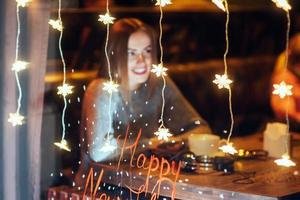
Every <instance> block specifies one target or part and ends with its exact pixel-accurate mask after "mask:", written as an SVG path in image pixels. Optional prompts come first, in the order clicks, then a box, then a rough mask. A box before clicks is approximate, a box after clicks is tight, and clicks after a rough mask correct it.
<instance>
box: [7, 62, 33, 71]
mask: <svg viewBox="0 0 300 200" xmlns="http://www.w3.org/2000/svg"><path fill="white" fill-rule="evenodd" d="M28 64H29V63H28V62H25V61H21V60H17V61H16V62H15V63H14V64H13V67H12V68H11V69H12V70H13V71H16V72H19V71H22V70H24V69H26V68H27V65H28Z"/></svg>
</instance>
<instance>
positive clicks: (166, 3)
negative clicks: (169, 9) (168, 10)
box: [155, 0, 172, 7]
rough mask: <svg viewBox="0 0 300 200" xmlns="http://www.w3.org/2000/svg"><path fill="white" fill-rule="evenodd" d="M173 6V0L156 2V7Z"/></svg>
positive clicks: (158, 0) (157, 0)
mask: <svg viewBox="0 0 300 200" xmlns="http://www.w3.org/2000/svg"><path fill="white" fill-rule="evenodd" d="M169 4H172V2H171V0H156V3H155V5H156V6H161V7H164V6H166V5H169Z"/></svg>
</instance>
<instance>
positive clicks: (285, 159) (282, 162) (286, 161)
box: [274, 154, 296, 167]
mask: <svg viewBox="0 0 300 200" xmlns="http://www.w3.org/2000/svg"><path fill="white" fill-rule="evenodd" d="M274 162H275V163H276V164H277V165H279V166H283V167H292V166H296V163H294V162H293V161H292V160H290V156H289V155H288V154H284V155H282V157H281V158H280V159H277V160H275V161H274Z"/></svg>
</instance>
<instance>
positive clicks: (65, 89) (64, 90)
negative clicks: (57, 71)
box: [57, 83, 74, 97]
mask: <svg viewBox="0 0 300 200" xmlns="http://www.w3.org/2000/svg"><path fill="white" fill-rule="evenodd" d="M73 87H74V86H72V85H69V84H67V83H65V84H63V85H61V86H58V87H57V89H58V91H57V94H58V95H62V96H64V97H65V96H67V95H68V94H72V93H73V91H72V89H73Z"/></svg>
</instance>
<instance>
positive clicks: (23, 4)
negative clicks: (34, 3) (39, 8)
mask: <svg viewBox="0 0 300 200" xmlns="http://www.w3.org/2000/svg"><path fill="white" fill-rule="evenodd" d="M16 2H17V6H20V7H26V6H27V5H28V3H29V2H30V0H16Z"/></svg>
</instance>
